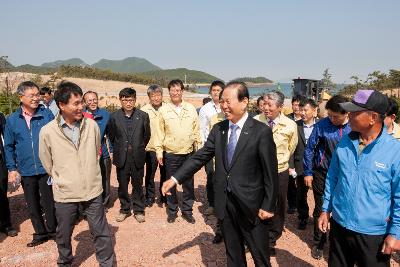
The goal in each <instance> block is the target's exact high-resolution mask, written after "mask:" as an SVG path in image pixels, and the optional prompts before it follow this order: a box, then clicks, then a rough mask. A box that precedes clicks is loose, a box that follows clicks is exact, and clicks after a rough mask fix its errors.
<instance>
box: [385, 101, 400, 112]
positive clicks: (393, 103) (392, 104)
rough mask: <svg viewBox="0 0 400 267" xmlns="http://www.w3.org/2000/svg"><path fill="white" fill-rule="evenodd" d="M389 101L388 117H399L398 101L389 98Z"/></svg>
mask: <svg viewBox="0 0 400 267" xmlns="http://www.w3.org/2000/svg"><path fill="white" fill-rule="evenodd" d="M388 101H389V105H388V109H387V111H386V116H392V115H396V116H397V113H399V104H398V103H397V101H396V99H394V98H393V97H389V98H388Z"/></svg>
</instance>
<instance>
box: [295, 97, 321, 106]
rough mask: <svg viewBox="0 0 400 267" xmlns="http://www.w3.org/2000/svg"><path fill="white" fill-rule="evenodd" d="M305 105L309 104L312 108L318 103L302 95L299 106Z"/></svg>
mask: <svg viewBox="0 0 400 267" xmlns="http://www.w3.org/2000/svg"><path fill="white" fill-rule="evenodd" d="M307 105H310V106H311V107H312V108H317V107H318V104H317V102H315V100H314V99H311V98H305V97H304V98H303V99H301V101H300V103H299V107H305V106H307Z"/></svg>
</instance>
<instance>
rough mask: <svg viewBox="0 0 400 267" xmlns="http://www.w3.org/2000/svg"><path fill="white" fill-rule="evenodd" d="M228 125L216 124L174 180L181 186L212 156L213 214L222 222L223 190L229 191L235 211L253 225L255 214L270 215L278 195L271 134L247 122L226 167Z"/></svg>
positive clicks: (256, 215) (257, 122)
mask: <svg viewBox="0 0 400 267" xmlns="http://www.w3.org/2000/svg"><path fill="white" fill-rule="evenodd" d="M228 128H229V121H228V120H224V121H222V122H220V123H217V124H216V125H215V126H214V127H213V128H212V130H211V132H210V134H209V136H208V139H207V141H206V143H205V144H204V146H203V148H201V149H200V150H199V151H197V152H196V153H195V154H194V155H193V156H192V157H190V158H189V159H188V160H187V161H186V162H185V163H184V164H183V165H182V166H181V168H180V169H179V170H178V171H177V172H176V173H175V174H174V177H175V178H176V179H177V180H178V181H179V183H182V182H183V181H184V180H185V179H190V177H192V175H193V174H194V173H195V172H197V171H198V170H199V169H200V168H201V167H202V166H204V165H205V164H206V163H207V162H209V161H210V160H211V159H212V158H213V157H214V156H215V173H214V175H213V186H214V192H215V212H216V215H217V217H218V218H219V219H223V218H224V215H225V206H226V191H227V190H226V189H227V187H229V188H230V189H231V192H232V195H233V196H234V198H235V200H236V201H235V202H236V203H237V208H238V209H240V210H241V211H242V213H243V214H244V216H245V217H246V218H247V219H248V220H249V221H250V222H251V223H253V224H256V223H258V222H259V219H258V211H259V209H263V210H265V211H268V212H274V211H275V207H276V202H277V192H278V163H277V157H276V147H275V143H274V140H273V137H272V131H271V129H270V128H268V127H267V126H266V125H265V124H264V123H261V122H259V121H256V120H254V119H253V118H250V117H249V118H248V119H247V120H246V122H245V124H244V126H243V129H242V131H241V134H240V137H239V140H238V143H237V145H236V148H235V153H234V155H233V158H232V163H231V166H230V167H228V166H226V146H227V141H228V140H227V138H228Z"/></svg>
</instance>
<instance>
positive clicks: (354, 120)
mask: <svg viewBox="0 0 400 267" xmlns="http://www.w3.org/2000/svg"><path fill="white" fill-rule="evenodd" d="M371 114H372V112H370V111H357V112H350V114H349V123H350V127H351V129H352V130H353V131H356V132H363V131H365V130H366V129H368V128H370V127H371V125H372V124H373V123H372V115H371Z"/></svg>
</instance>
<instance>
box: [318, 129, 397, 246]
mask: <svg viewBox="0 0 400 267" xmlns="http://www.w3.org/2000/svg"><path fill="white" fill-rule="evenodd" d="M358 145H359V134H358V133H356V132H351V133H350V134H349V135H348V136H345V137H344V138H343V139H342V140H341V141H340V143H339V144H338V147H337V149H336V151H335V153H334V154H333V157H332V162H331V165H330V167H329V171H328V175H327V177H326V184H325V193H324V204H323V206H322V210H323V211H325V212H332V217H333V219H334V220H335V221H336V222H337V223H339V224H340V225H341V226H343V227H345V228H346V229H349V230H351V231H354V232H357V233H362V234H368V235H383V234H387V233H389V234H391V235H393V236H394V237H395V238H396V239H398V240H400V185H399V182H400V157H399V156H398V155H399V151H400V142H399V141H398V140H396V139H394V138H393V137H392V136H390V135H389V134H388V133H387V131H386V129H383V130H382V132H381V133H380V135H379V136H378V138H377V139H375V140H374V141H373V142H372V143H371V144H369V145H368V146H366V147H365V148H364V150H363V151H362V153H361V154H359V153H358V151H359V149H358Z"/></svg>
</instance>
